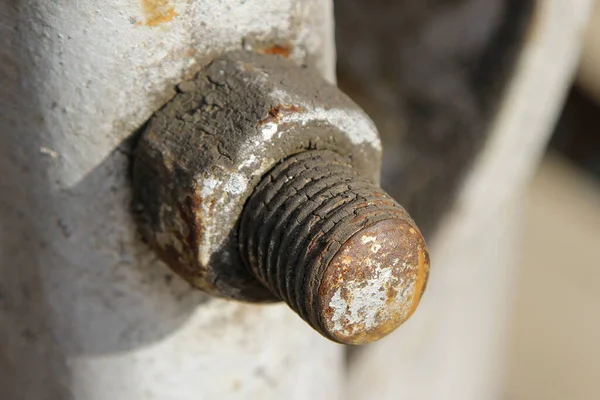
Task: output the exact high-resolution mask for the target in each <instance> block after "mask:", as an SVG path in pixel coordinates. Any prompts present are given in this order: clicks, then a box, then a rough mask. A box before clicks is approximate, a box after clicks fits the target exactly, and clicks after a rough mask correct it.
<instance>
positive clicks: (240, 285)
mask: <svg viewBox="0 0 600 400" xmlns="http://www.w3.org/2000/svg"><path fill="white" fill-rule="evenodd" d="M266 53H267V54H265V55H261V54H256V53H252V52H236V53H231V54H227V55H224V56H221V57H219V58H216V59H214V60H213V61H211V62H209V63H208V64H207V65H206V66H205V67H204V68H203V69H202V70H201V72H200V73H198V75H197V76H196V77H195V78H194V79H193V80H190V81H186V82H184V83H182V84H180V85H179V86H178V88H179V93H178V94H177V95H176V96H175V97H174V98H173V99H172V100H171V101H170V102H169V103H168V104H167V105H166V106H165V107H164V108H163V109H162V110H160V111H159V112H157V113H156V114H155V115H154V116H153V117H152V118H151V120H150V121H149V123H148V125H147V126H146V127H145V128H144V130H143V133H142V135H141V138H140V140H139V142H138V144H137V146H136V149H135V153H134V164H133V186H134V194H135V211H136V215H137V217H138V218H137V219H138V222H139V225H140V227H141V230H142V233H143V235H144V236H145V238H146V239H147V241H148V242H149V244H150V245H151V246H152V248H153V249H155V251H156V253H157V254H158V255H159V257H160V258H161V259H162V260H163V261H165V262H166V263H167V264H168V265H169V266H170V267H171V268H172V269H173V270H174V271H175V272H177V273H178V274H179V275H180V276H182V277H183V278H184V279H186V280H187V281H188V282H190V283H191V284H192V285H193V286H194V287H196V288H199V289H202V290H204V291H206V292H209V293H211V294H214V295H218V296H222V297H227V298H233V299H238V300H245V301H258V302H261V301H274V300H285V301H286V302H287V303H288V304H289V305H290V306H291V307H292V308H293V309H294V310H296V311H297V312H298V313H299V314H300V315H301V316H302V317H303V318H304V319H305V320H306V321H308V322H309V323H310V324H311V325H312V326H313V327H314V328H315V329H317V330H318V331H319V332H321V333H322V334H323V335H325V336H326V337H328V338H330V339H332V340H335V341H340V342H344V343H355V344H358V343H364V342H367V341H372V340H375V339H377V338H379V337H381V336H383V335H384V334H386V333H388V332H389V331H391V330H392V329H393V328H394V327H396V326H398V325H399V324H400V323H402V322H403V321H404V320H405V319H406V318H407V317H408V315H409V314H410V312H409V310H411V309H412V308H413V307H412V304H416V303H418V299H419V298H420V289H418V290H417V286H418V285H416V283H415V282H417V281H424V280H425V279H426V276H427V271H428V261H427V255H426V254H427V251H426V246H425V243H424V241H423V239H422V237H421V236H420V234H419V233H418V230H417V229H416V226H415V224H414V222H413V221H412V220H411V219H410V217H409V216H408V214H406V212H405V211H404V209H402V207H400V206H399V205H397V204H396V203H395V202H394V201H393V200H392V199H391V198H390V197H389V196H388V195H387V194H385V193H384V192H383V191H381V190H380V189H378V187H377V186H376V182H377V181H378V176H379V166H380V154H381V146H380V143H379V138H378V135H377V132H376V130H375V128H374V126H373V124H372V122H371V120H370V119H369V118H368V117H367V116H366V115H365V114H364V113H363V112H362V111H361V110H360V108H358V107H357V106H356V105H355V104H354V103H353V102H352V101H350V100H349V99H348V98H347V97H346V96H345V95H343V94H342V93H341V92H340V91H339V90H338V89H337V88H336V87H335V86H334V85H331V84H329V83H327V82H326V81H325V80H324V79H323V78H321V77H320V76H319V74H317V73H316V72H315V71H313V70H312V69H311V68H310V67H307V66H302V65H298V64H296V63H294V62H292V61H290V60H287V59H286V58H285V57H283V56H285V54H281V52H280V51H279V48H277V51H276V52H275V53H276V54H277V55H273V54H272V53H273V52H271V51H266ZM297 154H300V155H297ZM293 155H296V156H293ZM290 156H292V157H291V158H289V157H290ZM281 160H286V161H284V162H283V164H279V165H278V163H280V161H281ZM276 165H277V166H276ZM274 166H276V167H275V169H274V170H272V171H271V172H270V173H269V174H267V175H266V177H265V178H263V175H264V174H265V173H267V172H268V171H269V170H271V169H272V168H273V167H274ZM288 167H289V169H288ZM282 168H283V170H282ZM279 173H282V174H283V175H281V176H279V175H277V174H279ZM273 174H275V175H273ZM261 179H262V183H261V184H260V185H259V182H260V181H261ZM278 179H279V180H278ZM257 185H258V187H257ZM255 187H257V188H256V189H255ZM301 187H302V189H301ZM305 190H310V192H305ZM251 195H252V197H251V198H250V196H251ZM313 195H315V196H318V197H317V198H316V199H313V198H312V196H313ZM249 198H250V200H249V201H248V199H249ZM312 200H315V201H316V202H315V201H312ZM247 201H248V204H247V205H246V203H247ZM245 205H246V206H245ZM319 206H322V207H324V209H319V208H318V207H319ZM290 207H291V208H290ZM243 210H246V211H244V219H243V222H242V224H241V225H242V226H241V229H240V230H239V236H238V225H239V223H240V216H241V215H242V211H243ZM314 212H317V214H313V213H314ZM293 213H296V214H293ZM298 213H300V214H298ZM292 214H293V216H292ZM298 215H302V218H304V219H302V220H298V219H296V218H297V217H298ZM287 217H291V218H294V219H293V220H288V219H287ZM314 218H321V219H322V221H319V223H317V224H316V225H314V226H313V224H314V222H315V220H314ZM388 219H389V220H392V219H394V220H395V219H398V220H401V221H403V223H402V224H401V223H396V224H395V225H393V224H392V225H385V224H384V225H381V224H379V223H380V222H382V221H384V220H388ZM274 224H275V225H274ZM373 224H375V225H374V226H377V227H378V228H382V227H384V226H385V227H386V229H392V231H393V232H394V234H395V235H397V236H396V237H394V238H393V240H386V241H385V244H386V246H387V245H388V244H389V245H391V246H392V247H391V248H390V249H387V248H386V249H384V250H382V253H381V254H384V253H385V254H386V255H387V257H388V259H385V260H384V259H379V258H378V257H372V258H371V259H369V258H365V259H358V258H356V262H355V263H354V264H353V265H352V266H353V268H350V269H348V268H347V267H345V268H346V269H345V275H344V276H338V275H336V274H339V271H337V270H336V269H335V267H333V266H332V265H330V262H331V261H332V260H333V259H334V258H335V259H336V260H337V259H339V256H338V255H336V252H337V251H338V250H340V249H341V248H342V247H344V249H345V251H346V252H348V251H350V252H352V251H355V252H356V255H355V257H359V256H360V257H362V256H364V255H365V253H364V250H361V249H360V248H355V246H352V245H351V243H354V241H353V239H352V237H353V236H354V235H359V234H360V232H361V230H363V229H367V228H369V229H371V228H372V225H373ZM409 228H410V229H409ZM281 229H283V231H282V230H281ZM287 229H289V230H291V231H290V233H291V232H292V231H293V232H295V233H293V234H292V235H291V236H287V237H286V238H285V239H284V236H285V235H287V233H288V232H287ZM315 229H318V230H315ZM411 232H414V233H411ZM296 233H297V234H298V235H299V236H297V237H295V236H294V235H295V234H296ZM380 233H381V234H382V235H383V236H386V235H389V234H390V232H387V231H385V230H384V231H382V232H380ZM382 238H383V237H382ZM388 239H389V238H388ZM290 240H293V242H290ZM280 241H283V242H282V243H279V242H280ZM401 241H404V243H403V246H400V244H399V243H400V242H401ZM305 245H306V246H307V247H304V246H305ZM355 245H356V243H355ZM361 245H362V246H363V247H365V246H366V247H368V248H372V246H371V245H367V244H364V243H363V244H361ZM288 246H289V247H290V249H293V250H290V251H291V253H290V258H288V257H286V256H287V251H288V250H289V249H288ZM240 248H241V251H240ZM417 249H418V250H417ZM305 250H307V252H305V253H303V251H305ZM340 251H341V250H340ZM405 251H406V252H407V253H406V254H403V252H405ZM388 252H389V254H388ZM409 253H410V254H409ZM381 254H380V255H379V256H381ZM418 254H421V259H420V260H419V259H418ZM346 257H348V253H346ZM365 260H366V261H368V260H370V261H371V262H373V263H375V262H377V263H379V264H378V267H376V268H374V267H375V264H372V265H365V264H364V262H365ZM244 263H245V264H246V265H247V266H248V267H250V268H244ZM382 263H383V264H382ZM394 263H395V264H394ZM358 265H362V268H358ZM332 268H333V269H332ZM373 268H374V269H373ZM275 271H276V272H275ZM273 273H275V275H273ZM386 274H387V275H386ZM334 275H335V276H336V277H337V278H336V280H334V279H333V276H334ZM257 277H258V279H257ZM361 280H362V281H361ZM359 281H361V282H359ZM344 282H347V283H348V285H350V286H349V287H353V288H354V289H353V290H350V291H349V290H347V288H346V287H344V288H342V286H345V283H344ZM350 282H353V283H350ZM284 286H285V290H284ZM391 286H395V287H394V288H390V289H389V290H387V289H388V288H389V287H391ZM366 287H368V288H369V289H365V288H366ZM336 288H337V289H339V290H338V291H337V292H336V290H335V289H336ZM342 289H343V290H342ZM361 290H362V292H361ZM364 290H371V293H370V294H369V298H368V299H367V300H368V301H366V302H365V303H364V304H362V305H361V306H360V307H358V308H359V310H358V311H357V310H355V309H354V308H356V305H357V304H358V303H357V302H359V301H360V300H359V298H360V297H361V296H364V295H365V293H363V292H364ZM380 290H381V291H383V293H384V295H383V297H381V296H382V295H381V294H380ZM353 291H354V292H355V295H354V294H353ZM417 291H418V292H419V293H418V294H417V295H413V294H414V293H413V292H415V293H416V292H417ZM336 293H337V294H336ZM341 294H343V295H344V296H345V298H344V299H338V297H339V296H340V295H341ZM336 296H337V297H336ZM402 296H405V297H403V298H402V300H401V297H402ZM353 299H354V300H353ZM378 299H379V300H378ZM371 300H376V301H374V302H373V301H371ZM324 301H326V302H327V303H326V304H325V303H324ZM342 302H346V303H345V304H346V308H347V310H342V309H341V308H340V307H341V303H342ZM353 307H354V308H353ZM345 313H351V315H346V314H345ZM342 321H343V322H342ZM340 327H341V328H340Z"/></svg>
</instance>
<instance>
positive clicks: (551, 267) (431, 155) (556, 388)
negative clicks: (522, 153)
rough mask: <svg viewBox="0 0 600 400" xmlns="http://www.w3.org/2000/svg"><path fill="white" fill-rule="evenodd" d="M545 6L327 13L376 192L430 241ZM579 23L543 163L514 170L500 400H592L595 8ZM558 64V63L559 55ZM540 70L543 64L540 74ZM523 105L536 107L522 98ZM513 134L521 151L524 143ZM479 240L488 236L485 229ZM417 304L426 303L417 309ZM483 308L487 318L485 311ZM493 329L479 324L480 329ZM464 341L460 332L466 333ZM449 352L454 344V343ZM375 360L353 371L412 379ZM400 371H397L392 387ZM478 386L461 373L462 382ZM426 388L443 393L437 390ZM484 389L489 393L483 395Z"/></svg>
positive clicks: (357, 8) (598, 324) (596, 299)
mask: <svg viewBox="0 0 600 400" xmlns="http://www.w3.org/2000/svg"><path fill="white" fill-rule="evenodd" d="M543 3H544V2H543V1H541V2H534V1H520V0H517V1H511V0H464V1H461V0H444V1H442V0H437V1H436V0H425V1H411V0H400V1H395V2H389V1H379V0H376V1H365V0H362V1H361V0H351V1H338V2H336V24H337V32H336V33H337V37H336V39H337V46H338V76H339V81H340V82H339V84H340V86H341V87H342V88H343V89H344V90H345V91H346V92H347V93H349V94H350V95H351V96H352V97H353V98H354V99H355V100H356V101H357V102H358V103H359V104H360V105H361V106H362V107H363V108H364V109H365V110H366V111H367V112H368V113H369V115H370V116H371V117H372V118H373V119H374V121H375V122H376V124H377V125H378V128H379V130H380V132H381V134H382V136H383V140H384V144H385V145H384V170H383V177H382V181H383V185H384V187H386V189H387V190H388V191H389V192H391V193H392V194H394V196H396V197H397V198H398V199H399V200H400V202H401V203H402V204H405V205H406V207H407V209H408V211H409V212H410V213H411V214H412V215H413V216H414V217H415V220H416V221H417V222H418V223H419V226H420V227H421V228H422V230H423V231H424V232H425V234H426V235H428V236H429V239H431V240H433V239H435V233H436V229H438V227H439V225H440V223H441V221H443V215H444V213H445V212H448V211H449V210H450V209H451V208H452V202H451V201H448V199H449V198H453V197H455V196H457V193H458V192H460V190H461V184H460V181H461V179H462V178H464V177H465V176H467V174H468V171H469V170H470V168H471V167H472V165H473V164H474V162H475V160H476V159H477V154H478V152H479V151H481V149H482V148H483V147H484V146H485V143H486V140H488V139H489V137H488V135H489V133H486V132H490V131H491V130H492V129H491V127H492V125H493V121H494V118H495V116H496V115H497V114H498V113H499V111H500V109H501V108H502V107H503V105H502V104H501V101H502V98H503V96H502V94H503V93H504V92H503V90H504V88H505V87H506V86H508V85H509V84H510V81H511V79H513V77H514V76H515V75H516V71H518V65H517V64H518V62H519V61H518V55H519V54H520V51H521V50H522V49H523V48H524V47H526V46H530V47H534V46H535V44H532V43H533V42H534V41H536V40H538V38H536V35H538V36H539V35H540V33H539V32H537V30H538V25H541V24H542V23H543V22H542V23H540V21H543V20H545V19H550V17H549V15H550V14H551V13H552V12H551V11H548V10H543V11H540V10H539V9H540V8H544V7H543V6H540V4H543ZM548 3H550V2H548ZM549 8H551V7H549ZM559 8H560V7H559ZM570 11H571V10H570V6H569V2H565V3H564V4H563V7H562V10H561V11H560V12H559V14H560V13H563V16H565V19H568V17H566V16H568V15H569V13H570ZM585 14H586V15H585V17H586V18H589V19H590V20H589V25H587V28H586V29H584V30H582V31H581V33H580V37H581V40H583V43H584V44H583V51H582V54H581V56H580V61H579V68H578V72H577V73H576V74H575V76H573V80H572V87H571V88H570V89H568V96H567V97H566V98H565V99H564V103H563V101H562V100H561V101H560V103H561V105H560V106H559V107H558V108H557V110H558V111H557V112H554V114H555V115H553V116H550V117H549V119H550V120H551V122H550V125H549V127H550V129H549V131H548V132H546V133H545V134H542V136H544V137H545V138H544V139H543V140H542V142H543V143H541V144H540V147H542V148H544V149H545V150H543V154H539V155H537V156H536V155H529V157H539V159H540V163H539V166H537V167H535V168H533V169H534V172H533V174H532V175H531V174H529V173H528V172H525V171H524V172H523V174H525V175H528V176H527V177H526V179H525V183H526V185H527V187H526V188H525V190H524V195H522V196H520V198H519V199H518V200H517V201H518V203H519V205H520V208H521V217H520V218H519V220H520V226H519V227H518V228H517V229H516V235H517V236H518V237H517V238H516V240H517V248H518V252H517V256H516V260H517V262H516V264H517V265H516V267H515V268H514V270H512V272H511V273H508V275H510V278H509V280H511V281H512V282H514V286H513V287H514V291H513V292H510V294H509V295H508V296H507V297H506V298H505V301H506V302H509V303H510V305H509V307H508V311H507V319H506V321H507V323H506V324H505V326H502V324H498V326H499V327H501V329H503V330H504V329H505V330H506V334H505V335H504V336H502V334H499V336H501V337H502V338H501V339H499V340H498V342H497V343H496V344H495V345H494V346H495V347H497V352H498V353H501V355H499V356H494V357H488V358H487V359H488V360H489V361H490V363H495V362H496V361H497V360H498V359H502V361H501V362H498V363H497V371H496V372H494V374H495V375H496V376H497V377H500V378H499V382H501V387H500V388H497V389H498V390H497V392H500V393H501V394H502V398H503V399H506V400H525V399H547V400H554V399H556V400H558V399H576V400H592V399H600V345H598V343H599V341H600V7H597V6H596V7H595V11H593V12H589V11H588V12H586V13H585ZM557 20H560V17H559V18H558V19H557ZM560 23H562V22H559V23H558V26H559V29H558V31H557V32H556V36H557V38H558V37H559V36H560ZM545 35H551V34H550V33H545ZM558 47H560V46H557V48H558ZM556 57H557V60H558V59H559V58H560V57H561V53H560V50H557V53H556ZM546 64H547V63H546ZM557 65H558V64H557ZM552 68H553V65H544V66H542V68H540V71H539V73H540V74H541V75H543V74H545V73H547V72H545V70H552ZM557 68H558V66H557ZM527 101H529V102H540V103H543V102H545V101H547V99H546V98H545V96H543V95H540V96H535V94H531V95H530V96H529V98H528V99H527ZM504 107H506V105H504ZM526 118H527V117H526ZM531 118H534V117H531ZM532 125H533V123H532ZM525 126H526V125H525ZM552 127H554V128H552ZM521 134H522V141H523V143H525V142H527V141H528V140H529V139H528V137H529V135H530V134H531V132H529V131H528V130H523V131H522V132H521ZM399 171H406V172H405V173H402V172H399ZM415 171H418V173H415ZM484 229H485V228H484ZM489 229H490V231H491V230H494V229H495V226H493V225H492V224H490V227H489ZM434 254H435V250H434ZM490 254H491V255H493V254H494V252H493V251H491V252H488V257H489V255H490ZM498 257H499V258H502V257H503V256H502V255H499V256H498ZM433 259H434V263H433V265H434V267H435V256H434V258H433ZM492 267H493V264H492ZM508 269H510V268H508ZM434 271H435V270H434ZM511 274H512V275H511ZM449 276H451V273H450V275H449ZM433 279H435V273H434V274H433ZM438 279H440V278H438ZM445 279H449V278H445ZM450 279H451V278H450ZM435 284H436V283H435V282H433V285H434V286H435ZM450 285H452V284H446V286H450ZM439 286H441V285H439ZM509 286H510V285H507V286H506V287H509ZM436 288H437V286H436ZM432 290H436V289H432ZM437 291H438V292H439V289H437ZM473 297H474V296H473ZM429 307H430V306H429V304H428V303H427V302H426V304H425V306H424V308H425V311H423V312H424V313H426V312H427V309H428V308H429ZM501 308H502V307H498V309H499V310H500V311H499V314H500V315H501V314H502V311H501ZM451 309H452V307H447V310H451ZM484 309H485V311H484V312H487V313H488V314H489V312H490V311H491V310H494V308H492V307H484ZM417 318H421V317H417ZM422 319H424V317H423V318H422ZM491 319H493V317H489V316H486V317H481V318H480V319H479V321H480V324H481V325H488V324H490V323H491V322H490V320H491ZM419 323H420V321H419V322H417V323H416V324H419ZM416 324H415V325H416ZM457 324H458V323H457ZM408 325H409V326H410V322H409V324H408ZM424 325H426V324H424ZM450 325H451V324H448V326H450ZM413 326H414V325H412V326H410V328H407V329H412V328H413ZM442 329H443V328H442ZM446 329H447V330H448V331H449V332H450V331H452V328H449V327H446ZM423 331H427V329H424V330H423ZM464 332H467V333H464ZM464 332H463V336H464V335H469V334H470V332H473V329H471V330H470V331H469V329H465V330H464ZM399 335H401V334H399ZM418 335H419V334H415V335H413V336H418ZM421 335H422V333H421ZM479 335H480V336H479V337H482V335H481V334H479ZM406 337H411V335H410V334H406ZM479 337H478V333H472V336H471V337H470V339H469V338H467V339H466V340H467V341H468V340H473V341H474V342H477V341H478V340H480V339H479ZM405 339H406V338H404V339H402V340H405ZM400 342H401V340H400V339H399V340H398V343H400ZM448 343H449V344H447V345H448V346H453V345H454V344H453V343H456V341H454V342H452V341H448ZM488 345H489V344H488ZM400 346H401V345H400V344H397V345H392V344H387V352H390V351H391V352H394V351H398V352H399V353H402V351H401V350H397V349H398V348H400ZM461 346H463V348H468V347H469V346H464V345H461ZM459 347H460V346H459ZM470 347H477V345H476V344H475V345H472V346H470ZM446 350H447V351H448V353H449V354H451V353H452V350H449V349H446ZM374 353H377V350H375V351H374ZM380 353H381V354H379V355H378V356H373V355H371V356H364V357H362V358H361V357H360V356H359V357H358V358H357V360H359V361H355V364H359V363H360V364H363V368H362V370H366V369H367V368H364V363H365V362H371V364H372V365H371V366H373V365H376V364H377V362H381V363H384V364H386V365H387V367H388V368H393V367H394V363H398V365H402V366H403V367H404V368H406V369H409V368H410V367H409V366H407V365H408V363H405V364H403V363H402V362H401V361H397V359H395V358H393V357H390V356H389V355H384V354H383V353H385V351H382V352H380ZM421 356H426V354H425V353H422V354H421ZM451 357H452V356H448V358H451ZM486 357H487V356H486ZM415 359H417V358H415ZM465 359H466V360H468V359H469V356H468V355H465ZM470 363H471V361H465V365H466V364H470ZM454 364H455V368H457V369H460V368H461V365H459V364H456V363H455V362H454ZM384 368H385V367H381V369H384ZM441 368H443V367H440V369H441ZM486 368H489V366H486ZM351 369H352V358H351ZM399 371H400V370H399ZM466 371H469V367H466ZM465 373H468V372H465ZM384 374H385V373H384ZM405 374H406V371H405V370H404V369H403V370H402V372H399V373H397V378H396V379H398V380H401V379H403V378H401V377H400V375H405ZM484 374H485V373H484V372H482V373H481V376H483V375H484ZM355 375H356V376H357V377H359V379H361V383H363V384H369V383H370V382H375V383H373V386H376V385H382V382H381V378H376V377H374V376H372V377H369V378H362V375H361V374H359V373H357V374H355ZM389 375H390V377H388V378H387V379H394V373H390V374H389ZM414 375H415V376H417V377H419V376H418V374H417V373H415V374H414ZM352 376H353V375H352V374H351V377H352ZM456 376H457V377H458V376H460V372H457V373H456ZM420 378H421V379H422V380H423V383H424V384H428V383H431V385H436V379H435V378H434V377H433V376H430V377H429V381H428V378H427V377H425V376H423V377H420ZM378 379H379V380H378ZM460 379H461V378H458V380H460ZM477 379H480V377H478V375H474V376H472V380H473V381H474V382H475V381H476V380H477ZM437 384H439V385H441V386H444V382H443V379H440V381H439V382H437ZM387 385H388V386H390V387H391V386H393V384H390V383H388V384H387ZM451 385H452V384H450V387H451ZM357 386H358V385H357ZM404 386H407V385H406V384H404ZM456 386H457V387H458V386H460V384H458V383H456ZM467 386H468V385H467ZM402 387H403V386H402V385H401V384H398V385H397V388H398V389H400V388H402ZM358 390H359V391H360V389H358ZM388 391H392V392H393V390H388ZM494 391H495V390H494V389H491V386H489V387H487V388H485V389H482V390H481V393H485V394H487V393H492V392H494ZM430 392H431V391H430ZM382 393H383V391H382ZM396 393H397V394H398V393H400V390H397V391H396ZM415 393H416V392H415ZM448 393H453V395H452V396H451V398H460V396H458V397H453V396H456V394H457V393H460V391H452V390H449V391H448ZM465 393H466V392H465ZM405 395H406V394H405ZM421 395H422V393H421V392H419V395H418V396H421ZM469 395H471V396H472V395H473V392H470V393H469ZM465 396H467V395H466V394H465ZM480 396H481V395H480ZM435 397H436V396H435V395H434V396H433V397H432V398H435ZM477 397H478V396H477V395H475V396H473V397H469V398H477ZM356 398H366V396H362V397H361V396H360V395H358V396H356ZM386 398H394V397H393V396H391V397H386ZM402 398H405V397H402ZM406 398H411V397H410V395H409V396H408V397H406ZM419 398H420V397H419Z"/></svg>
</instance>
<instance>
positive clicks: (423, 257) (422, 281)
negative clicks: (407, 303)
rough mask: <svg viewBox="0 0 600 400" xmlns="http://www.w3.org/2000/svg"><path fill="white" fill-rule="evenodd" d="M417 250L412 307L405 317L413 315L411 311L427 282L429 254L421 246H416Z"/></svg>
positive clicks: (416, 305)
mask: <svg viewBox="0 0 600 400" xmlns="http://www.w3.org/2000/svg"><path fill="white" fill-rule="evenodd" d="M417 252H418V256H417V259H418V273H417V281H416V282H415V290H414V292H413V299H412V307H411V308H410V310H409V311H408V316H407V318H409V317H410V316H411V315H413V313H414V312H415V310H416V309H417V307H418V306H419V300H420V299H421V297H422V296H423V292H424V291H425V286H426V284H427V279H428V278H429V254H427V252H425V251H424V250H423V249H422V248H421V247H419V248H418V250H417Z"/></svg>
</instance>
